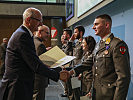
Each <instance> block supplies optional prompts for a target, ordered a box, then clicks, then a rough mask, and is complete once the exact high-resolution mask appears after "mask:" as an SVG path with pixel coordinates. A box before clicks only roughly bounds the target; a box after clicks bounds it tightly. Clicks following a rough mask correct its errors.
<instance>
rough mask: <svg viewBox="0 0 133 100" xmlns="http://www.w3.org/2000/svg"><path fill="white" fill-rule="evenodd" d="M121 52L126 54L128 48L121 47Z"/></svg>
mask: <svg viewBox="0 0 133 100" xmlns="http://www.w3.org/2000/svg"><path fill="white" fill-rule="evenodd" d="M120 52H121V54H124V53H125V52H126V47H125V46H120Z"/></svg>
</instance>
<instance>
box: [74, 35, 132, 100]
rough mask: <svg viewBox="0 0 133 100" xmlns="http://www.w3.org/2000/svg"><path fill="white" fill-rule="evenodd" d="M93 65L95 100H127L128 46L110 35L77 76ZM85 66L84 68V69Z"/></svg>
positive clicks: (79, 68) (128, 78)
mask: <svg viewBox="0 0 133 100" xmlns="http://www.w3.org/2000/svg"><path fill="white" fill-rule="evenodd" d="M92 65H93V67H92V68H93V80H94V81H93V100H126V96H127V92H128V87H129V83H130V59H129V52H128V46H127V45H126V43H125V42H124V41H122V40H120V39H119V38H116V37H114V35H113V34H110V35H109V36H108V38H106V40H105V41H103V42H101V43H98V44H97V45H96V47H95V49H94V52H93V54H92V56H91V57H90V58H88V59H87V62H83V63H82V65H78V66H77V67H76V68H75V69H74V70H75V73H76V74H79V73H80V72H82V71H84V70H87V69H90V68H91V66H92ZM82 66H84V68H83V67H82Z"/></svg>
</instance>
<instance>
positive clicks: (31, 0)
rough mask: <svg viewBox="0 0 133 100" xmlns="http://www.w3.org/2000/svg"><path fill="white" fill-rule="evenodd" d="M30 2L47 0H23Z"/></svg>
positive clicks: (44, 0)
mask: <svg viewBox="0 0 133 100" xmlns="http://www.w3.org/2000/svg"><path fill="white" fill-rule="evenodd" d="M23 1H28V2H46V0H23Z"/></svg>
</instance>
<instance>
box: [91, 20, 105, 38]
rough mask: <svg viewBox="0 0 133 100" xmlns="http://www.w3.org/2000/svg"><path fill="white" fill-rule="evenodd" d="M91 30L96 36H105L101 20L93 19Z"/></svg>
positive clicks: (103, 22)
mask: <svg viewBox="0 0 133 100" xmlns="http://www.w3.org/2000/svg"><path fill="white" fill-rule="evenodd" d="M92 28H93V29H94V30H95V34H96V35H98V36H100V37H103V35H104V34H105V30H106V24H105V20H104V19H101V18H97V19H95V21H94V23H93V27H92Z"/></svg>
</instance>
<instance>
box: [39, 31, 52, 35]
mask: <svg viewBox="0 0 133 100" xmlns="http://www.w3.org/2000/svg"><path fill="white" fill-rule="evenodd" d="M40 31H41V32H42V31H44V30H40ZM44 32H45V33H47V34H48V35H49V34H50V33H49V32H46V31H44Z"/></svg>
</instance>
